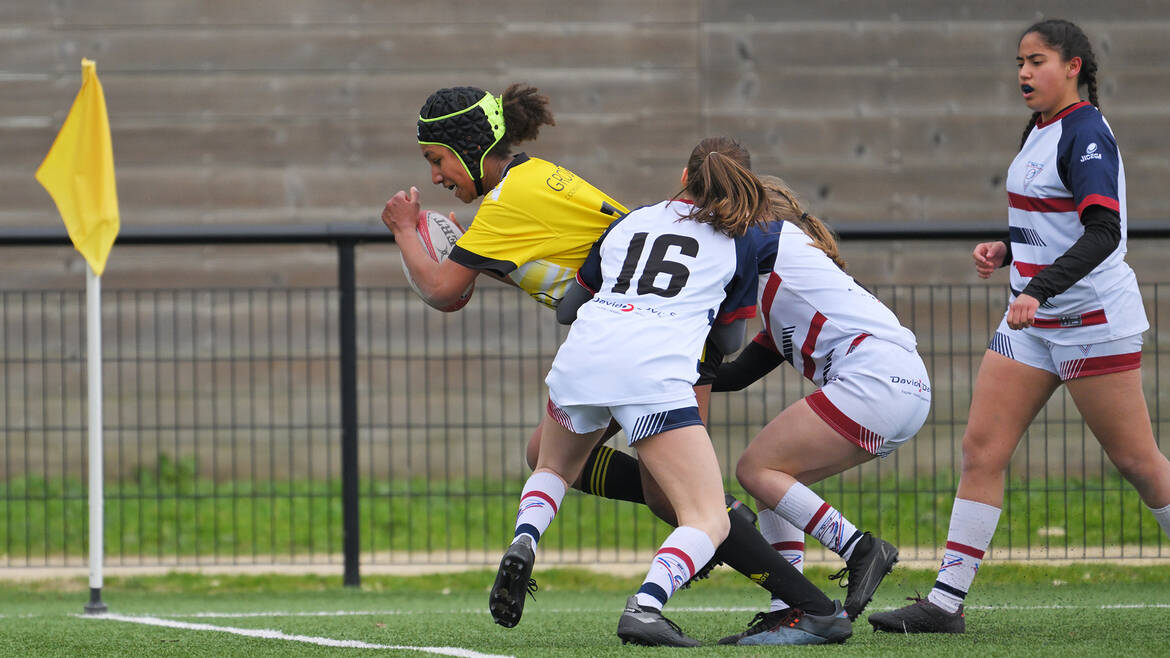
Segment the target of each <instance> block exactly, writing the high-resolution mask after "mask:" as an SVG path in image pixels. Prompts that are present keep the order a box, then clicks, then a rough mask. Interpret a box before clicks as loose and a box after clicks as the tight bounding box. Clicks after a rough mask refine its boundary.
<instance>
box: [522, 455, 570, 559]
mask: <svg viewBox="0 0 1170 658" xmlns="http://www.w3.org/2000/svg"><path fill="white" fill-rule="evenodd" d="M564 497H565V481H564V480H562V479H561V478H559V477H557V476H556V475H553V474H552V473H550V472H548V471H541V472H539V473H533V474H532V475H531V476H529V478H528V481H527V482H525V483H524V492H523V493H521V494H520V508H519V511H517V512H516V534H515V537H513V541H515V539H516V538H518V537H520V535H530V536H531V537H532V545H533V547H535V546H536V544H538V543H539V542H540V536H541V535H542V534H544V531H545V530H547V529H548V526H549V524H550V523H552V520H553V517H555V516H556V515H557V510H558V509H559V508H560V506H561V500H563V499H564Z"/></svg>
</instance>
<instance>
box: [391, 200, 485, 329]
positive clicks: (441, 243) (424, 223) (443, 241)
mask: <svg viewBox="0 0 1170 658" xmlns="http://www.w3.org/2000/svg"><path fill="white" fill-rule="evenodd" d="M415 234H416V235H418V240H419V242H421V243H422V246H423V249H425V250H426V252H427V254H428V255H429V256H430V257H431V259H432V260H434V261H435V262H436V263H441V262H443V261H445V260H447V257H448V256H450V255H451V248H452V247H454V246H455V241H456V240H458V239H459V236H461V235H463V227H462V226H459V224H458V223H456V222H455V221H454V220H452V219H451V218H450V217H447V216H446V215H444V214H442V213H439V212H435V211H433V210H421V211H419V213H418V225H417V226H416V227H415ZM402 271H403V272H404V273H405V274H406V282H407V283H409V284H410V288H411V289H412V290H414V292H415V294H416V295H418V296H419V298H420V299H422V300H423V301H424V302H426V303H427V305H428V306H430V307H431V308H436V309H439V310H440V311H444V312H448V313H449V312H451V311H458V310H459V309H461V308H463V307H464V306H466V305H467V302H468V301H469V300H470V299H471V293H473V292H475V283H474V282H472V284H471V285H469V286H467V290H464V291H463V294H462V295H460V296H459V299H458V300H457V301H456V302H455V303H453V304H451V305H449V306H435V305H434V304H433V303H431V300H429V299H427V298H426V296H425V295H423V294H422V292H421V291H420V290H419V289H418V286H417V285H415V283H414V279H412V278H411V277H410V270H409V269H407V267H406V261H405V260H403V261H402Z"/></svg>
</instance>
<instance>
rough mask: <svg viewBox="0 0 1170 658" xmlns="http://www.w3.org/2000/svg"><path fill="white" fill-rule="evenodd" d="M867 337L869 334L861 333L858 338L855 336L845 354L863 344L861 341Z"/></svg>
mask: <svg viewBox="0 0 1170 658" xmlns="http://www.w3.org/2000/svg"><path fill="white" fill-rule="evenodd" d="M866 338H869V334H861V335H859V336H858V337H857V338H854V339H853V342H852V343H849V349H847V350H845V354H849V353H851V352H853V350H854V349H856V348H857V346H858V345H860V344H861V341H863V340H865V339H866Z"/></svg>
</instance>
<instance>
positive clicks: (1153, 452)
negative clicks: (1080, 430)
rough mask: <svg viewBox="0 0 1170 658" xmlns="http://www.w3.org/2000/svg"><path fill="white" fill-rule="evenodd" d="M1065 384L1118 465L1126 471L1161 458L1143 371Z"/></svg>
mask: <svg viewBox="0 0 1170 658" xmlns="http://www.w3.org/2000/svg"><path fill="white" fill-rule="evenodd" d="M1065 385H1066V386H1068V392H1069V395H1071V396H1072V399H1073V402H1074V403H1075V404H1076V405H1077V410H1079V411H1080V412H1081V416H1082V417H1083V418H1084V419H1085V424H1087V425H1088V426H1089V429H1090V430H1091V431H1092V432H1093V436H1095V437H1097V441H1099V442H1100V443H1101V446H1102V447H1103V448H1104V449H1105V452H1106V453H1107V454H1108V455H1109V458H1110V459H1111V460H1112V461H1113V462H1114V463H1115V464H1117V465H1118V467H1121V468H1122V469H1123V470H1126V468H1127V467H1128V468H1140V467H1141V465H1142V462H1143V461H1146V462H1150V463H1154V462H1157V461H1160V460H1158V459H1157V455H1158V453H1159V451H1158V446H1157V444H1156V443H1155V441H1154V432H1153V429H1152V428H1151V427H1150V413H1149V409H1148V408H1147V407H1146V397H1145V393H1144V392H1143V391H1142V374H1141V370H1138V369H1132V370H1125V371H1122V372H1113V373H1109V374H1104V375H1094V376H1091V377H1080V378H1077V379H1070V380H1068V381H1066V382H1065Z"/></svg>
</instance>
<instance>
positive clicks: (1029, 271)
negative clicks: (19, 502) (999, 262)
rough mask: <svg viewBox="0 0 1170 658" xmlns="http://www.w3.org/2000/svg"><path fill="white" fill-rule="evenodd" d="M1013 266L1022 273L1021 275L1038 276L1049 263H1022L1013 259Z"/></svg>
mask: <svg viewBox="0 0 1170 658" xmlns="http://www.w3.org/2000/svg"><path fill="white" fill-rule="evenodd" d="M1012 267H1014V268H1016V271H1017V272H1019V273H1020V276H1036V275H1037V274H1039V273H1040V272H1041V271H1042V270H1043V269H1044V268H1046V267H1048V265H1037V264H1036V263H1021V262H1020V261H1018V260H1016V261H1012Z"/></svg>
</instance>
